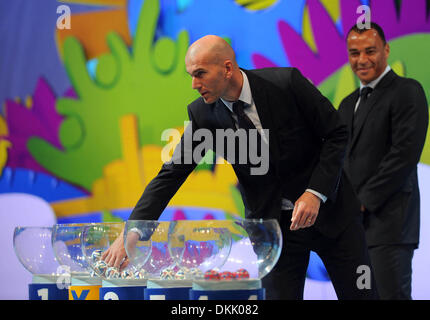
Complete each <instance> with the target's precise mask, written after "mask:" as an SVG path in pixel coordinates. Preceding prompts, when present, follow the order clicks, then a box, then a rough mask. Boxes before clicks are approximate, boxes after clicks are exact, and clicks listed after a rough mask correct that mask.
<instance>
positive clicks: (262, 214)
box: [130, 68, 359, 237]
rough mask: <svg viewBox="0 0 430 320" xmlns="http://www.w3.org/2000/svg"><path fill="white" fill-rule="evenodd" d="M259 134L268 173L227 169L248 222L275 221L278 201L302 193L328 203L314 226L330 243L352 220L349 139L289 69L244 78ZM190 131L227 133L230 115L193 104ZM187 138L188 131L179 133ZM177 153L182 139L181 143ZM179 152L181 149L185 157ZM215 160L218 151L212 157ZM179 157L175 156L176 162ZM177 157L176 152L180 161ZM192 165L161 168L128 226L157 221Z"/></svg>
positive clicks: (334, 115)
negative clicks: (345, 168) (346, 166)
mask: <svg viewBox="0 0 430 320" xmlns="http://www.w3.org/2000/svg"><path fill="white" fill-rule="evenodd" d="M244 72H245V73H246V75H247V77H248V80H249V83H250V87H251V92H252V96H253V99H254V101H255V104H256V107H257V112H258V115H259V118H260V120H261V123H262V127H263V128H264V129H269V130H270V132H269V141H270V142H269V145H270V170H269V172H268V173H267V174H265V175H260V176H255V175H254V176H253V175H250V174H249V173H250V168H249V166H248V165H243V164H242V165H241V164H237V163H238V161H236V164H233V169H234V171H235V173H236V175H237V177H238V180H239V183H240V190H241V191H242V197H243V200H244V203H245V207H246V208H247V210H246V217H247V218H276V219H279V217H280V212H281V199H282V197H286V198H287V199H289V200H291V201H292V202H293V203H294V202H295V201H296V200H297V199H298V198H299V197H300V196H301V195H302V194H303V192H304V191H305V190H306V189H307V188H310V189H313V190H315V191H318V192H320V193H321V194H323V195H325V196H327V197H328V200H327V201H326V203H325V204H322V205H321V208H320V213H319V216H318V219H317V221H316V224H315V226H316V227H317V228H318V229H319V230H320V231H321V232H322V233H324V234H326V235H328V236H331V237H335V236H336V235H337V234H338V233H339V232H341V231H342V230H343V229H344V228H345V227H346V226H347V224H348V223H349V222H350V221H351V218H352V217H354V216H358V215H359V203H358V201H357V199H356V197H355V195H354V192H353V190H352V186H351V185H350V183H349V182H348V180H347V179H346V178H345V176H343V174H342V165H343V160H344V156H345V150H346V144H347V139H348V133H347V129H346V126H345V125H343V124H342V123H341V121H340V117H339V115H338V112H337V111H336V110H335V109H334V108H333V106H332V105H331V103H330V102H329V100H327V99H326V98H325V97H324V96H323V95H321V93H320V92H319V91H318V90H317V89H316V88H315V87H314V86H313V85H312V84H311V83H310V82H309V81H308V80H306V79H305V78H304V77H303V76H302V75H301V73H300V72H299V71H298V70H297V69H295V68H268V69H259V70H250V71H247V70H244ZM188 113H189V118H190V120H191V123H192V131H193V132H194V131H195V130H197V129H199V128H205V129H208V130H210V131H211V132H212V133H213V134H214V135H215V130H216V129H228V128H234V122H233V119H232V117H231V115H230V112H229V111H228V109H227V108H226V107H225V105H224V104H223V103H222V102H221V101H220V100H219V101H217V102H215V103H213V104H205V103H204V101H203V99H202V98H198V99H197V100H195V101H194V102H192V103H191V104H190V105H189V106H188ZM186 132H187V130H186ZM179 145H182V146H183V145H184V136H183V137H182V140H181V143H180V144H179ZM184 149H186V148H181V150H184ZM214 151H215V153H218V154H219V153H221V151H222V150H214ZM176 153H178V148H177V149H176V150H175V154H176ZM184 153H186V152H184V151H181V152H179V154H180V157H182V158H183V157H184ZM196 165H197V163H196V162H193V163H191V164H174V163H166V164H164V165H163V167H162V168H161V170H160V172H159V174H158V175H157V176H156V177H155V178H154V179H153V180H152V181H151V182H150V183H149V185H148V186H147V187H146V189H145V191H144V193H143V195H142V197H141V199H140V200H139V201H138V203H137V205H136V207H135V208H134V210H133V212H132V214H131V216H130V219H157V218H158V217H159V215H160V214H161V212H162V211H163V210H164V208H165V207H166V206H167V204H168V202H169V200H170V199H171V198H172V197H173V195H174V194H175V193H176V191H177V190H178V188H179V187H180V186H181V184H182V183H183V182H184V181H185V179H186V178H187V176H188V175H189V174H190V173H191V171H192V170H193V169H194V168H195V166H196Z"/></svg>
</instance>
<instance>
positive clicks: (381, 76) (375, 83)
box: [354, 65, 391, 113]
mask: <svg viewBox="0 0 430 320" xmlns="http://www.w3.org/2000/svg"><path fill="white" fill-rule="evenodd" d="M390 70H391V67H390V66H389V65H387V67H386V68H385V70H384V72H382V73H381V75H380V76H379V77H378V78H376V79H375V80H373V81H371V82H369V83H368V84H366V85H364V84H363V83H361V82H360V91H361V89H363V88H364V87H370V88H372V89H375V87H376V85H377V84H378V83H379V81H381V79H382V78H383V77H384V76H385V75H386V74H387V73H388V72H389V71H390ZM358 96H359V98H358V100H357V103H356V104H355V108H354V113H355V112H356V111H357V108H358V105H359V104H360V100H361V97H360V95H358Z"/></svg>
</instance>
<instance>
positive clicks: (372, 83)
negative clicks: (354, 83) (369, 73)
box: [360, 65, 391, 90]
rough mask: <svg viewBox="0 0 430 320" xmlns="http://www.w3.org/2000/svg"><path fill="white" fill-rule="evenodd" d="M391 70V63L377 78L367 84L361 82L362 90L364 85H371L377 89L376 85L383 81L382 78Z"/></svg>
mask: <svg viewBox="0 0 430 320" xmlns="http://www.w3.org/2000/svg"><path fill="white" fill-rule="evenodd" d="M390 70H391V67H390V66H389V65H387V67H386V68H385V70H384V72H382V73H381V75H380V76H379V77H378V78H376V79H375V80H373V81H371V82H369V83H368V84H367V85H364V84H362V83H361V82H360V90H361V89H363V88H364V87H370V88H372V89H375V87H376V85H377V84H378V83H379V81H381V79H382V78H383V77H384V76H385V75H386V74H387V73H388V72H389V71H390Z"/></svg>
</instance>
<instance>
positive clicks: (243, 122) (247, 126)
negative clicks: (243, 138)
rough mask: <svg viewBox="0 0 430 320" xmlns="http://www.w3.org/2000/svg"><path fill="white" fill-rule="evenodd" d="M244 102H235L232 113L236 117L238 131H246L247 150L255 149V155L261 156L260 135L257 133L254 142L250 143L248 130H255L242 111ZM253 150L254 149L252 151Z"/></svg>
mask: <svg viewBox="0 0 430 320" xmlns="http://www.w3.org/2000/svg"><path fill="white" fill-rule="evenodd" d="M243 107H244V102H243V101H240V100H238V101H236V102H235V103H233V112H234V113H235V114H236V116H237V123H238V125H239V129H244V130H246V135H247V140H248V148H249V149H250V150H251V149H254V148H256V151H257V154H258V155H261V135H260V133H259V132H258V133H257V135H256V137H257V140H256V141H250V139H249V137H250V130H251V129H254V130H257V129H256V127H255V125H254V124H253V123H252V121H251V119H249V117H248V116H247V115H246V113H245V112H244V111H243ZM254 150H255V149H254Z"/></svg>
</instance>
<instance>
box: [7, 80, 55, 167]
mask: <svg viewBox="0 0 430 320" xmlns="http://www.w3.org/2000/svg"><path fill="white" fill-rule="evenodd" d="M5 104H6V105H5V108H6V122H7V126H8V130H9V134H8V136H7V137H6V139H7V140H9V141H10V142H11V143H12V147H11V148H10V149H9V155H8V161H7V164H6V165H7V166H8V167H11V168H26V169H30V170H33V171H36V172H45V173H47V172H48V171H47V170H46V169H44V168H43V167H42V166H41V165H39V163H37V162H36V160H35V159H34V158H33V156H32V155H31V154H30V152H29V151H28V149H27V141H28V139H29V138H30V137H34V136H37V137H40V138H41V139H44V140H46V141H47V142H49V143H51V144H52V145H54V146H55V147H57V148H59V149H62V147H61V144H60V141H59V137H58V130H59V127H60V124H61V121H62V118H61V116H60V115H59V114H58V113H57V111H56V109H55V96H54V94H53V93H52V90H51V89H50V87H49V86H48V84H47V83H46V81H45V80H44V79H43V78H40V79H39V81H38V82H37V86H36V90H35V92H34V95H33V106H32V107H31V108H30V109H29V108H27V107H25V106H23V105H21V104H19V103H16V102H14V101H11V100H6V103H5Z"/></svg>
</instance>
